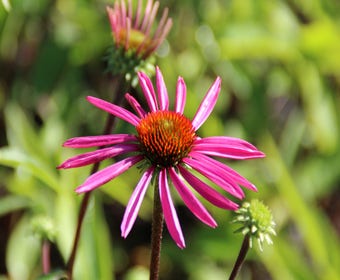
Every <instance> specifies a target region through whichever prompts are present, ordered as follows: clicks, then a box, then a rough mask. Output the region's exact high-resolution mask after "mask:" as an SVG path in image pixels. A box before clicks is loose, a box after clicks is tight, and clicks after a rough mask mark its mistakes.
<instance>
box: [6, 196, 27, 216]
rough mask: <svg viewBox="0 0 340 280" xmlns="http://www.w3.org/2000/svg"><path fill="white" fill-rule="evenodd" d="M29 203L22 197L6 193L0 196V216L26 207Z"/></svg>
mask: <svg viewBox="0 0 340 280" xmlns="http://www.w3.org/2000/svg"><path fill="white" fill-rule="evenodd" d="M29 205H31V203H30V201H29V200H28V199H26V198H24V197H21V196H17V195H7V196H5V197H2V198H0V216H2V215H6V214H7V213H10V212H13V211H16V210H19V209H22V208H25V207H28V206H29Z"/></svg>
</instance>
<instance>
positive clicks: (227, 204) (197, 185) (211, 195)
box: [178, 165, 238, 210]
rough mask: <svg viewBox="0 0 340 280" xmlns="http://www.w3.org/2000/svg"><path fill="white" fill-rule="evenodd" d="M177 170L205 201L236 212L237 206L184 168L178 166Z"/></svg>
mask: <svg viewBox="0 0 340 280" xmlns="http://www.w3.org/2000/svg"><path fill="white" fill-rule="evenodd" d="M178 169H179V171H180V173H181V175H182V176H183V178H184V179H185V180H186V181H187V182H188V183H189V184H190V185H191V186H192V187H193V188H194V189H195V190H196V191H197V192H198V193H199V194H200V195H201V196H203V197H204V198H205V199H206V200H208V201H209V202H210V203H212V204H213V205H215V206H217V207H219V208H222V209H227V210H236V209H237V208H238V205H237V204H236V203H235V202H233V201H231V200H229V199H228V198H226V197H224V196H223V195H221V194H220V193H219V192H218V191H216V190H214V189H213V188H211V187H210V186H209V185H207V184H206V183H204V182H203V181H201V180H200V179H198V178H197V177H196V176H194V175H193V174H191V173H190V172H189V171H187V170H186V169H185V168H184V167H182V166H180V165H178Z"/></svg>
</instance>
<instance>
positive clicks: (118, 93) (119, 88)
mask: <svg viewBox="0 0 340 280" xmlns="http://www.w3.org/2000/svg"><path fill="white" fill-rule="evenodd" d="M123 81H124V77H123V76H117V77H115V80H114V82H115V84H116V87H115V94H114V99H113V103H114V104H120V103H121V102H122V99H123V94H124V93H125V88H124V86H123ZM114 124H115V116H113V115H111V114H108V116H107V119H106V123H105V127H104V130H103V134H109V133H111V131H112V129H113V127H114ZM102 148H104V147H99V148H98V149H102ZM99 166H100V162H96V163H95V164H93V166H92V169H91V172H90V174H93V173H95V172H97V171H98V170H99ZM91 193H92V192H91V191H89V192H87V193H85V194H84V196H83V200H82V202H81V205H80V210H79V215H78V223H77V229H76V233H75V236H74V242H73V247H72V251H71V255H70V257H69V259H68V262H67V264H66V270H67V274H68V277H69V278H68V279H70V280H72V275H73V266H74V262H75V258H76V253H77V249H78V245H79V240H80V233H81V228H82V225H83V221H84V217H85V213H86V210H87V206H88V204H89V201H90V197H91Z"/></svg>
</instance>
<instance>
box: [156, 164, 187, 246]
mask: <svg viewBox="0 0 340 280" xmlns="http://www.w3.org/2000/svg"><path fill="white" fill-rule="evenodd" d="M159 195H160V199H161V203H162V209H163V213H164V219H165V223H166V226H167V228H168V230H169V233H170V235H171V237H172V239H173V240H174V241H175V242H176V244H177V246H178V247H180V248H181V249H183V248H184V247H185V241H184V237H183V233H182V229H181V225H180V223H179V220H178V217H177V213H176V209H175V207H174V204H173V202H172V199H171V195H170V190H169V185H168V180H167V174H166V170H165V169H162V170H161V171H160V172H159Z"/></svg>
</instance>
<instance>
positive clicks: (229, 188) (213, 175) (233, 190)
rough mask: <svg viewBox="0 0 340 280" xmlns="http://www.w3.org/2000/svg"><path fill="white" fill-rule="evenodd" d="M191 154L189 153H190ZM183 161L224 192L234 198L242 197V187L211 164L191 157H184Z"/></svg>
mask: <svg viewBox="0 0 340 280" xmlns="http://www.w3.org/2000/svg"><path fill="white" fill-rule="evenodd" d="M190 156H191V155H190ZM183 162H184V163H186V164H188V165H189V166H191V167H192V168H193V169H195V170H196V171H198V172H199V173H201V174H202V175H204V176H205V177H207V178H208V179H209V180H210V181H212V182H214V183H215V184H216V185H218V186H220V187H221V188H222V189H224V190H225V191H226V192H228V193H230V194H232V195H233V196H235V197H236V198H239V199H242V198H244V193H243V191H242V189H241V188H240V187H239V186H238V185H237V184H236V182H234V181H233V180H232V179H230V178H229V177H227V176H226V175H225V174H223V173H221V170H220V169H218V168H216V167H215V166H213V165H206V164H204V163H203V162H201V161H200V160H197V159H193V158H184V159H183Z"/></svg>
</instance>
